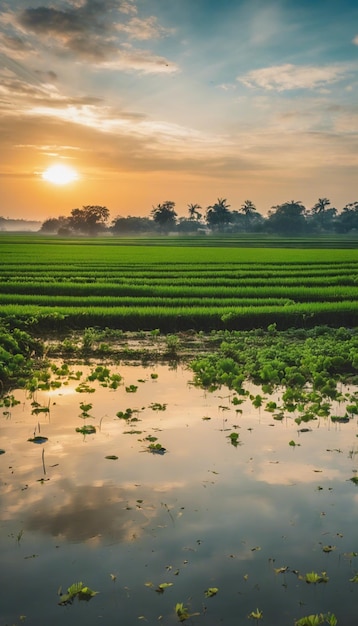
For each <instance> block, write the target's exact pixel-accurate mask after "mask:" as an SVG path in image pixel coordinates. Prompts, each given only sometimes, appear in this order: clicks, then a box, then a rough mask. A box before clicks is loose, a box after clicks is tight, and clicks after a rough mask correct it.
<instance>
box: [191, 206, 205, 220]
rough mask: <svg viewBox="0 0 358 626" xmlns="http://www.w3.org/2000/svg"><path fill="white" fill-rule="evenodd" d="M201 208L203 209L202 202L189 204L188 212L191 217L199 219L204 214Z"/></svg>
mask: <svg viewBox="0 0 358 626" xmlns="http://www.w3.org/2000/svg"><path fill="white" fill-rule="evenodd" d="M199 209H201V206H200V204H188V212H189V219H190V220H196V221H199V220H200V219H201V217H202V214H201V213H199Z"/></svg>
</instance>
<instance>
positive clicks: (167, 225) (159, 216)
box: [150, 200, 177, 233]
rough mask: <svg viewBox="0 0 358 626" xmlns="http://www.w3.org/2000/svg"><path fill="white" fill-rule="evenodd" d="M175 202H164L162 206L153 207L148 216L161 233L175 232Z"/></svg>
mask: <svg viewBox="0 0 358 626" xmlns="http://www.w3.org/2000/svg"><path fill="white" fill-rule="evenodd" d="M174 207H175V202H173V201H172V200H166V201H165V202H163V204H158V205H157V206H156V207H153V208H152V210H151V212H150V214H151V216H152V218H153V220H154V222H155V224H156V226H157V227H158V228H159V230H160V231H161V232H165V233H168V232H169V231H171V230H175V227H176V220H177V213H176V212H175V208H174Z"/></svg>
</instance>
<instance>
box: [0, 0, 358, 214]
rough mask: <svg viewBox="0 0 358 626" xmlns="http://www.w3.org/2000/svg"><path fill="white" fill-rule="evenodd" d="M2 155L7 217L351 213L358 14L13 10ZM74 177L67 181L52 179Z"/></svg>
mask: <svg viewBox="0 0 358 626" xmlns="http://www.w3.org/2000/svg"><path fill="white" fill-rule="evenodd" d="M0 147H1V150H0V191H1V193H0V199H1V205H0V215H2V216H3V217H11V218H27V219H38V220H44V219H47V218H49V217H56V216H58V215H69V214H70V212H71V210H72V209H74V208H80V207H81V206H83V205H89V204H92V205H96V204H97V205H103V206H106V207H107V208H108V209H109V210H110V213H111V217H112V218H114V217H116V216H117V215H120V216H123V217H126V216H127V215H133V216H134V215H145V216H148V215H149V214H150V211H151V209H152V208H153V206H156V205H157V204H158V203H161V202H164V201H166V200H172V201H174V202H175V203H176V211H177V213H178V215H179V216H187V215H188V204H192V203H195V204H199V205H201V207H203V209H205V208H206V207H207V206H209V205H211V204H214V203H215V201H216V200H217V198H226V199H227V201H228V204H230V206H231V208H232V209H239V208H240V206H241V205H242V204H243V202H244V201H245V200H247V199H249V200H251V201H252V202H254V204H255V205H256V207H257V210H258V211H259V212H260V213H262V214H263V215H266V214H267V211H268V210H269V209H270V208H271V207H272V206H275V205H278V204H281V203H283V202H286V201H290V200H296V201H301V202H303V204H304V205H305V206H306V207H307V208H310V207H312V206H313V205H314V204H315V202H316V201H317V199H318V198H322V197H327V198H329V199H330V200H331V203H332V206H335V207H336V208H337V209H338V210H341V209H342V208H343V207H344V206H345V205H346V204H347V203H349V202H354V201H356V200H358V189H357V181H358V2H356V0H340V1H339V2H338V1H337V0H300V1H297V0H220V1H219V0H57V1H52V2H51V1H49V0H8V1H4V0H1V1H0ZM59 165H60V166H62V167H63V166H66V167H68V168H71V169H72V172H73V177H74V179H73V180H71V181H70V182H68V183H67V184H56V181H55V182H54V181H52V182H51V180H49V179H48V178H49V176H46V172H47V173H48V170H49V168H51V167H52V166H57V167H58V166H59ZM50 178H51V177H50ZM57 182H58V181H57Z"/></svg>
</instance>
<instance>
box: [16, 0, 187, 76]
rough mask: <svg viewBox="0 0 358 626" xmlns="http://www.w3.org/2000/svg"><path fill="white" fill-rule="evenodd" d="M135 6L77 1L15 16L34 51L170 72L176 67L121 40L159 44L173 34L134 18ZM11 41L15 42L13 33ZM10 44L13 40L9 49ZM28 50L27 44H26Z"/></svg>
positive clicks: (115, 1)
mask: <svg viewBox="0 0 358 626" xmlns="http://www.w3.org/2000/svg"><path fill="white" fill-rule="evenodd" d="M136 11H137V9H136V6H135V5H134V4H132V3H131V2H119V1H118V0H101V1H98V0H83V1H82V2H80V1H79V0H77V1H76V2H74V3H72V4H71V5H70V6H69V7H68V8H66V9H59V8H54V7H46V6H40V7H37V8H26V9H24V10H23V11H22V12H21V13H20V14H19V15H18V16H17V24H18V27H19V31H20V32H21V35H24V32H26V34H27V36H28V38H30V37H31V36H32V37H33V36H34V35H35V36H36V40H34V41H33V49H34V50H35V49H36V50H37V51H38V50H39V46H40V45H43V47H44V48H43V49H44V50H50V53H52V54H53V53H55V55H56V56H58V57H61V59H63V60H65V59H66V57H67V58H72V57H73V54H75V57H76V60H78V61H85V62H90V63H93V64H94V65H101V66H106V67H108V68H113V69H117V70H118V69H124V70H126V71H127V70H130V69H132V70H136V71H139V72H142V73H146V74H147V73H155V72H158V73H163V72H166V73H171V72H173V71H177V69H178V68H177V67H176V65H175V64H173V63H170V62H169V61H168V60H167V59H165V58H164V57H161V56H158V55H156V54H154V53H152V52H151V51H148V50H135V49H133V48H132V47H131V46H129V45H128V44H126V41H128V39H137V40H138V41H145V40H149V39H158V38H161V37H163V36H167V35H168V34H170V33H172V32H173V29H167V28H164V27H163V26H161V25H160V23H159V22H158V19H157V18H156V17H154V16H149V17H147V18H145V19H141V18H139V17H136ZM14 37H18V34H17V33H15V34H14ZM10 45H12V46H13V45H14V43H13V42H12V40H11V41H10V42H9V44H8V47H10ZM28 45H29V44H28Z"/></svg>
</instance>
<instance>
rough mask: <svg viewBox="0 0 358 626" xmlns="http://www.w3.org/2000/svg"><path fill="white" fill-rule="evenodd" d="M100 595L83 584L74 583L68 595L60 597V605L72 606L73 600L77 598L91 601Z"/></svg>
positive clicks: (68, 590)
mask: <svg viewBox="0 0 358 626" xmlns="http://www.w3.org/2000/svg"><path fill="white" fill-rule="evenodd" d="M97 594H98V591H92V589H90V588H89V587H86V586H85V585H84V584H83V583H82V582H80V583H74V584H73V585H71V586H70V587H69V588H68V589H67V593H66V594H64V595H60V602H59V604H61V605H65V604H72V602H73V600H74V599H75V598H76V597H77V598H78V599H79V600H87V601H88V600H90V599H91V598H93V597H94V596H96V595H97Z"/></svg>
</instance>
